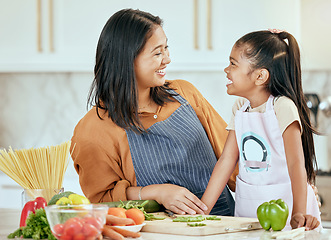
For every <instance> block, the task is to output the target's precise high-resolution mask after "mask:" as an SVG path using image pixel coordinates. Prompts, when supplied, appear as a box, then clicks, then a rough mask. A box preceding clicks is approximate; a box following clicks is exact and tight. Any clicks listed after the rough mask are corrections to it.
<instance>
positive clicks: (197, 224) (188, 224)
mask: <svg viewBox="0 0 331 240" xmlns="http://www.w3.org/2000/svg"><path fill="white" fill-rule="evenodd" d="M187 226H190V227H203V226H206V224H205V223H187Z"/></svg>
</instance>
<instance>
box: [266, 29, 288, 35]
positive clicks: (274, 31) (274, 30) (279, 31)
mask: <svg viewBox="0 0 331 240" xmlns="http://www.w3.org/2000/svg"><path fill="white" fill-rule="evenodd" d="M268 30H269V31H270V32H271V33H278V34H279V33H282V32H285V30H281V29H276V28H268Z"/></svg>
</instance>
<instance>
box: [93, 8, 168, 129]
mask: <svg viewBox="0 0 331 240" xmlns="http://www.w3.org/2000/svg"><path fill="white" fill-rule="evenodd" d="M157 26H162V20H161V19H160V18H159V17H157V16H153V15H152V14H150V13H147V12H143V11H140V10H133V9H123V10H120V11H118V12H116V13H115V14H114V15H112V16H111V17H110V18H109V20H108V21H107V23H106V25H105V26H104V28H103V30H102V32H101V35H100V38H99V42H98V46H97V51H96V63H95V67H94V80H93V83H92V86H91V88H90V92H89V96H88V102H87V104H88V106H89V105H90V106H92V105H95V106H96V110H97V114H98V116H99V118H100V119H102V117H101V116H100V114H99V109H103V110H105V111H107V112H108V117H109V118H111V119H112V121H113V122H114V123H115V124H116V125H118V126H119V127H122V128H124V129H132V130H133V131H135V132H140V133H141V132H145V131H146V130H145V129H144V127H143V126H142V124H141V122H140V120H139V116H138V102H137V95H138V93H137V84H136V77H135V71H134V60H135V59H136V57H137V56H138V54H139V53H140V52H141V51H142V50H143V48H144V46H145V44H146V42H147V40H148V39H149V38H150V37H151V36H152V34H153V32H154V30H155V29H156V27H157ZM168 85H169V83H166V84H164V85H163V86H160V87H153V88H151V90H150V96H151V98H152V99H153V101H154V102H156V103H157V104H158V105H161V106H162V105H163V104H164V103H165V102H169V101H173V100H171V98H170V97H171V96H172V95H173V94H170V93H168V92H167V90H171V88H170V87H169V86H168Z"/></svg>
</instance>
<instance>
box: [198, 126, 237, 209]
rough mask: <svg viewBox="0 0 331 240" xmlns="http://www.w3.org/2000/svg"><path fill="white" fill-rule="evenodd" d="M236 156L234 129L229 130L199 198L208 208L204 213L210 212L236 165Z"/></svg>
mask: <svg viewBox="0 0 331 240" xmlns="http://www.w3.org/2000/svg"><path fill="white" fill-rule="evenodd" d="M238 157H239V151H238V146H237V141H236V135H235V131H233V130H231V131H230V132H229V135H228V138H227V140H226V142H225V146H224V150H223V153H222V155H221V157H220V158H219V160H218V161H217V163H216V165H215V168H214V170H213V173H212V175H211V177H210V180H209V183H208V186H207V188H206V191H205V193H204V194H203V196H202V198H201V201H202V202H204V203H205V204H206V205H207V207H208V210H207V211H205V214H209V213H210V211H211V210H212V208H213V207H214V205H215V203H216V201H217V199H218V198H219V196H220V195H221V193H222V191H223V189H224V187H225V185H226V183H227V181H228V179H229V178H230V176H231V174H232V172H233V170H234V168H235V166H236V163H237V161H238Z"/></svg>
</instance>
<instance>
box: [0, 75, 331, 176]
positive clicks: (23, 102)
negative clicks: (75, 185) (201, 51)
mask: <svg viewBox="0 0 331 240" xmlns="http://www.w3.org/2000/svg"><path fill="white" fill-rule="evenodd" d="M167 78H168V79H185V80H188V81H190V82H191V83H193V84H194V85H195V86H196V87H197V88H198V89H199V90H200V91H201V92H202V93H203V95H204V96H205V97H206V99H207V100H208V101H209V102H210V103H211V104H212V105H213V106H214V108H215V109H216V110H217V111H218V113H219V114H220V115H221V116H222V117H223V118H224V119H225V121H227V122H228V121H229V120H230V117H231V107H232V103H233V101H234V99H235V97H233V96H228V95H227V94H226V87H225V82H226V81H225V74H224V73H223V72H222V71H214V72H205V71H201V72H191V71H190V72H185V71H181V72H176V71H169V72H168V73H167ZM92 80H93V74H92V73H86V72H85V73H0V83H1V88H0V97H1V100H2V101H0V119H1V121H0V148H7V149H8V147H9V146H11V147H13V148H16V149H21V148H31V147H41V146H48V145H56V144H59V143H62V142H64V141H67V140H70V138H71V136H72V133H73V129H74V127H75V125H76V124H77V122H78V121H79V119H80V118H82V117H83V116H84V114H85V113H86V111H87V106H86V100H87V95H88V91H89V88H90V84H91V82H92ZM303 87H304V91H305V92H309V93H318V95H319V96H320V97H321V99H323V98H325V97H327V96H328V95H329V94H330V93H331V71H308V72H307V71H306V72H304V73H303ZM318 117H319V125H320V130H322V131H323V132H328V131H331V128H330V126H329V125H330V123H331V119H328V118H326V117H325V116H323V114H322V113H319V115H318ZM328 138H329V137H328V136H318V137H317V138H316V139H315V140H316V151H317V155H318V160H319V165H320V167H321V168H322V169H323V170H329V166H331V162H328V161H327V159H328V155H330V154H328V152H327V151H329V152H330V151H331V144H329V145H328V146H327V145H326V144H327V142H330V141H327V139H328ZM327 149H328V150H327ZM69 165H70V166H69V169H68V175H70V176H71V177H75V176H76V173H75V171H74V170H73V168H72V166H71V165H72V162H70V164H69Z"/></svg>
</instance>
